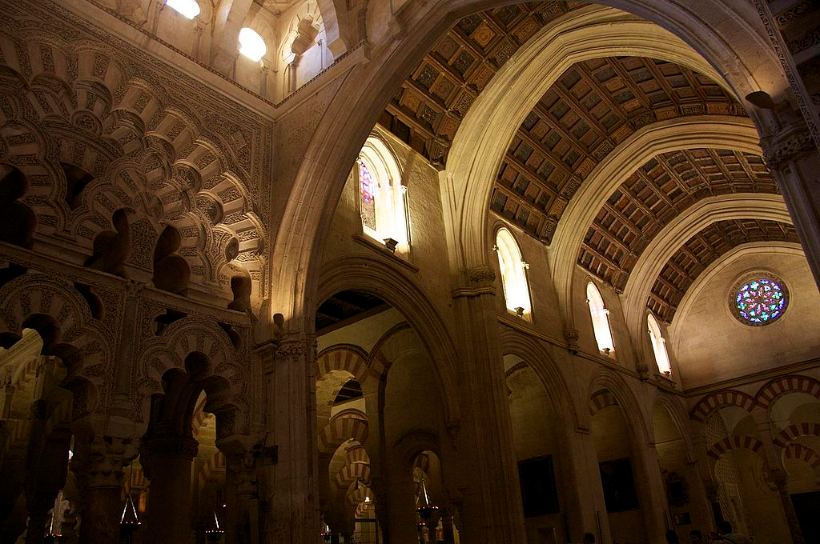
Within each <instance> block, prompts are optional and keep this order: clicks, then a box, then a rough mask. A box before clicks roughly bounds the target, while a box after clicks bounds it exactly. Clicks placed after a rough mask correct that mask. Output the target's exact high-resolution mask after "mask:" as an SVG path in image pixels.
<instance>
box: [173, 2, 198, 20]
mask: <svg viewBox="0 0 820 544" xmlns="http://www.w3.org/2000/svg"><path fill="white" fill-rule="evenodd" d="M165 5H166V6H170V7H171V8H172V9H173V10H174V11H176V12H177V13H179V14H181V15H182V16H183V17H185V18H186V19H193V18H194V17H196V16H197V15H199V4H198V3H197V2H196V0H165Z"/></svg>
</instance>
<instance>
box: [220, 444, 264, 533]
mask: <svg viewBox="0 0 820 544" xmlns="http://www.w3.org/2000/svg"><path fill="white" fill-rule="evenodd" d="M219 449H220V451H223V452H228V449H227V448H225V449H223V447H222V446H221V445H220V446H219ZM225 461H226V464H227V467H226V471H225V503H226V506H227V508H226V510H225V519H224V520H223V524H224V525H225V542H226V544H259V512H258V503H259V500H258V493H257V478H256V460H255V459H254V456H253V454H252V453H251V452H249V451H242V452H228V453H225Z"/></svg>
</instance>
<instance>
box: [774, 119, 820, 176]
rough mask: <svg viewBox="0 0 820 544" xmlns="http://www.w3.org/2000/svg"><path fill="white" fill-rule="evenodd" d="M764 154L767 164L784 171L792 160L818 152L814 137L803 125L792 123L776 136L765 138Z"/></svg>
mask: <svg viewBox="0 0 820 544" xmlns="http://www.w3.org/2000/svg"><path fill="white" fill-rule="evenodd" d="M762 144H763V151H764V153H763V156H764V158H765V159H766V166H768V167H769V168H770V169H772V170H778V171H783V170H784V169H786V168H787V167H788V165H789V163H791V162H795V161H797V160H798V159H800V157H802V156H804V155H807V154H809V153H816V152H817V148H816V147H815V143H814V139H813V138H812V135H811V133H810V132H809V130H808V129H807V128H806V126H805V125H804V124H803V125H790V126H788V127H786V128H785V129H783V130H781V131H780V132H779V133H777V134H776V135H774V136H770V137H768V138H764V139H763V140H762Z"/></svg>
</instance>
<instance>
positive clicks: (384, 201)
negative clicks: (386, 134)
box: [354, 136, 410, 251]
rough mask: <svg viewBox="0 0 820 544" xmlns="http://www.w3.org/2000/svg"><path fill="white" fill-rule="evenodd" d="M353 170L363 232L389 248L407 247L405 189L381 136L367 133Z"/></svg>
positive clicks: (405, 248)
mask: <svg viewBox="0 0 820 544" xmlns="http://www.w3.org/2000/svg"><path fill="white" fill-rule="evenodd" d="M354 171H355V174H356V176H357V177H358V186H359V212H360V214H361V217H362V229H363V230H364V233H365V234H367V235H368V236H370V237H371V238H374V239H375V240H378V241H379V242H382V243H384V244H385V245H387V246H388V248H390V249H391V250H395V249H398V250H399V251H406V250H408V249H409V247H410V235H409V229H408V225H407V205H406V191H405V187H404V186H403V185H402V184H401V170H400V169H399V165H398V163H397V162H396V159H395V158H394V157H393V153H391V152H390V150H389V149H388V148H387V146H386V145H385V144H384V142H383V141H382V140H381V139H379V138H376V137H374V136H371V137H370V138H368V139H367V141H366V142H365V144H364V147H362V151H361V153H359V158H358V160H357V161H356V168H355V169H354Z"/></svg>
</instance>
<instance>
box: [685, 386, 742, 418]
mask: <svg viewBox="0 0 820 544" xmlns="http://www.w3.org/2000/svg"><path fill="white" fill-rule="evenodd" d="M729 406H737V407H739V408H742V409H743V410H745V411H746V412H748V413H749V414H751V413H752V410H753V409H754V408H755V407H756V406H757V401H755V399H754V397H752V396H751V395H749V394H748V393H744V392H743V391H738V390H736V389H724V390H722V391H715V392H714V393H710V394H709V395H706V396H705V397H703V398H702V399H700V400H699V401H698V402H697V404H695V406H694V408H692V410H690V411H689V417H691V418H692V419H694V420H695V421H699V422H701V423H703V422H704V421H706V418H708V417H709V416H710V415H711V414H712V413H714V412H716V411H717V410H720V409H721V408H726V407H729Z"/></svg>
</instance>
